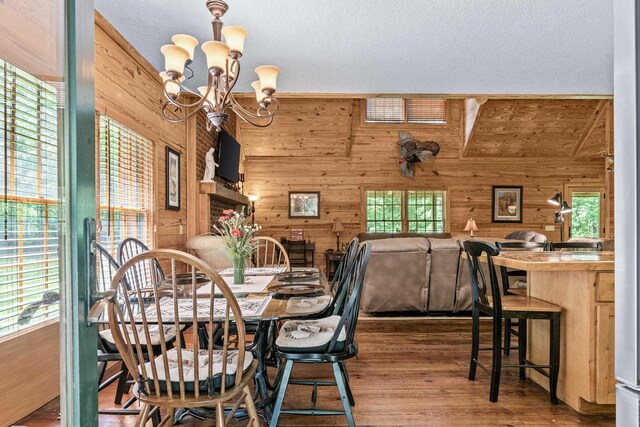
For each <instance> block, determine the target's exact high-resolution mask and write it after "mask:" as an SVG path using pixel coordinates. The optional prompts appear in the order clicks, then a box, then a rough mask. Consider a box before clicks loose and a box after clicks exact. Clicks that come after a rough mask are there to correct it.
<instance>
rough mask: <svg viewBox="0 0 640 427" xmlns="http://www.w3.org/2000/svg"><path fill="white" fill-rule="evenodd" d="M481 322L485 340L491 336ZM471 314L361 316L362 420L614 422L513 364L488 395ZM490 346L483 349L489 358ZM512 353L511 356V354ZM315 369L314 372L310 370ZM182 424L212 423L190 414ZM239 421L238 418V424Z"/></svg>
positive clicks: (33, 425)
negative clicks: (572, 403)
mask: <svg viewBox="0 0 640 427" xmlns="http://www.w3.org/2000/svg"><path fill="white" fill-rule="evenodd" d="M489 326H490V324H489V323H487V322H483V333H482V342H484V343H488V342H489V341H490V335H489V329H488V328H489ZM470 330H471V325H470V320H467V319H464V320H452V319H447V318H436V319H433V318H431V319H417V318H410V319H376V318H367V319H362V320H361V321H360V322H359V324H358V334H357V340H358V343H359V345H360V359H359V360H353V361H350V362H348V369H349V373H350V375H351V387H352V389H353V392H354V395H355V399H356V406H355V407H354V408H353V410H354V416H355V419H356V423H357V424H358V425H360V426H400V425H402V426H474V427H479V426H521V425H529V426H543V425H565V426H566V425H598V426H606V425H610V426H613V425H615V419H614V418H613V417H605V416H589V417H587V416H582V415H580V414H578V413H577V412H575V411H573V410H572V409H571V408H569V407H568V406H566V405H564V404H562V403H561V404H560V405H558V406H554V405H552V404H551V403H550V402H549V395H548V393H547V392H546V391H545V390H544V389H542V388H541V387H539V386H538V385H536V384H534V383H533V382H531V381H519V380H518V376H517V373H518V372H517V369H503V375H502V381H501V387H500V399H499V401H498V402H497V403H490V402H489V377H488V375H486V374H485V373H484V372H482V371H481V370H478V376H477V379H476V381H475V382H472V381H468V380H467V369H468V362H469V348H470V342H471V335H470ZM488 356H489V353H486V354H485V355H484V360H485V362H486V363H487V364H489V363H490V359H489V357H488ZM511 357H512V358H513V356H511ZM301 368H302V369H299V368H297V369H294V373H293V376H294V377H296V376H297V377H298V378H301V377H309V378H318V376H317V375H320V376H325V377H327V378H329V377H330V376H331V375H332V374H331V370H330V367H329V366H326V367H325V366H318V367H309V366H302V367H301ZM314 375H316V376H314ZM113 391H114V390H113V388H109V389H107V390H105V391H103V392H102V393H101V394H100V404H101V407H113ZM310 397H311V388H310V387H305V386H290V387H289V389H288V390H287V396H286V398H285V407H302V406H305V405H309V404H310V403H309V402H310ZM318 407H323V408H340V407H341V404H340V399H339V397H338V393H337V391H336V390H334V388H332V387H323V388H321V389H320V391H319V394H318ZM58 408H59V405H58V401H57V400H55V401H52V402H50V403H49V404H48V405H46V406H45V407H43V408H42V409H40V410H39V411H37V412H35V413H34V414H32V415H31V416H29V417H27V418H25V419H23V420H21V421H20V422H19V423H17V425H25V426H29V427H53V426H59V425H60V422H59V421H57V420H56V418H57V416H58V410H59V409H58ZM134 421H135V417H132V416H106V415H101V416H100V425H101V426H133V425H134ZM280 421H281V422H280V425H283V426H302V425H304V426H330V425H345V423H346V421H345V418H344V417H340V416H336V417H318V416H316V417H309V416H307V417H300V416H288V415H285V416H282V417H281V418H280ZM182 425H186V426H205V425H214V421H213V420H208V422H201V421H197V420H194V419H191V418H187V419H185V421H184V422H183V423H182ZM238 425H243V424H242V423H238Z"/></svg>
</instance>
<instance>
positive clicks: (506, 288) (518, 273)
mask: <svg viewBox="0 0 640 427" xmlns="http://www.w3.org/2000/svg"><path fill="white" fill-rule="evenodd" d="M496 247H497V248H498V250H500V252H502V251H550V250H551V243H549V242H544V243H540V242H496ZM500 276H502V293H503V294H504V295H520V296H523V297H526V296H527V289H526V288H514V289H512V288H511V287H510V283H509V279H510V278H511V277H524V278H525V279H526V277H527V272H526V271H523V270H513V269H508V268H507V267H502V266H501V267H500ZM514 326H515V327H514ZM511 335H513V336H515V337H517V336H518V335H519V332H518V325H517V324H515V325H514V324H513V323H512V322H511V319H504V354H506V355H507V356H508V355H509V353H511Z"/></svg>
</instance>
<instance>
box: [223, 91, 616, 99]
mask: <svg viewBox="0 0 640 427" xmlns="http://www.w3.org/2000/svg"><path fill="white" fill-rule="evenodd" d="M233 96H234V97H235V98H247V99H255V96H256V95H255V93H254V92H234V94H233ZM275 96H276V97H277V98H279V99H284V98H307V99H327V98H329V99H344V98H356V99H366V98H436V99H442V98H445V99H470V98H474V99H478V98H486V99H613V95H606V94H605V95H599V94H577V93H567V94H490V93H428V94H425V93H309V92H276V95H275Z"/></svg>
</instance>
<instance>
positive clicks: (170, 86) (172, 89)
mask: <svg viewBox="0 0 640 427" xmlns="http://www.w3.org/2000/svg"><path fill="white" fill-rule="evenodd" d="M160 78H162V83H165V82H166V81H167V80H169V83H167V84H166V88H167V93H168V94H169V95H177V94H178V93H179V92H180V85H179V84H178V83H182V82H183V81H184V76H181V77H180V78H179V79H178V80H177V81H174V80H173V79H171V77H169V76H168V75H167V73H166V71H163V72H161V73H160Z"/></svg>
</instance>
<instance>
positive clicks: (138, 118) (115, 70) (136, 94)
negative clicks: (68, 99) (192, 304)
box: [95, 13, 195, 250]
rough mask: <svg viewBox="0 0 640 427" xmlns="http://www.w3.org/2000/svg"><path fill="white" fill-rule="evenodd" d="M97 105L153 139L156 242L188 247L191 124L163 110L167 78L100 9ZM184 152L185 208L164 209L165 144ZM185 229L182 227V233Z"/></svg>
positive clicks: (183, 183) (182, 164) (101, 111)
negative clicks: (165, 115) (166, 115)
mask: <svg viewBox="0 0 640 427" xmlns="http://www.w3.org/2000/svg"><path fill="white" fill-rule="evenodd" d="M95 63H96V65H95V73H96V80H95V86H96V109H97V110H98V111H99V112H100V113H101V114H106V115H107V116H109V117H112V118H113V119H115V120H117V121H119V122H120V123H122V124H123V125H125V126H127V127H129V128H131V129H133V130H135V131H136V132H139V133H140V134H142V135H144V136H145V137H147V138H149V139H150V140H151V141H153V143H154V150H155V158H156V161H155V166H156V167H155V169H154V174H155V176H154V181H155V188H156V192H155V206H156V233H155V237H154V246H155V247H158V248H174V249H182V250H184V249H185V241H186V221H187V194H188V191H187V190H188V189H187V175H188V171H187V168H193V167H195V163H189V164H187V126H186V124H185V123H170V122H168V121H166V120H165V119H164V118H163V117H162V114H161V108H162V104H163V90H162V81H161V80H160V77H159V76H158V73H157V71H156V70H155V69H154V68H153V67H152V66H151V64H149V63H148V62H147V61H146V60H145V59H144V58H143V57H142V56H141V55H140V54H139V53H138V52H137V51H136V50H135V49H134V48H133V47H131V45H129V43H128V42H127V41H126V40H125V39H124V38H123V37H122V36H121V35H120V34H119V33H118V32H117V31H116V30H115V29H114V28H113V27H112V26H111V24H109V23H108V22H107V21H106V20H105V19H104V18H103V17H102V16H101V15H100V14H98V13H96V40H95ZM167 146H170V147H171V148H173V149H174V150H176V151H178V152H179V153H180V154H181V157H180V186H181V188H180V190H181V191H180V199H181V210H179V211H173V210H167V209H165V191H166V190H165V187H166V175H165V169H166V147H167ZM181 231H182V233H181Z"/></svg>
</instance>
